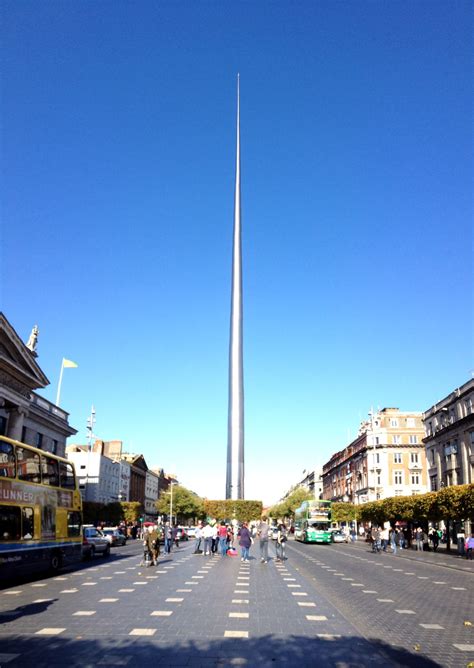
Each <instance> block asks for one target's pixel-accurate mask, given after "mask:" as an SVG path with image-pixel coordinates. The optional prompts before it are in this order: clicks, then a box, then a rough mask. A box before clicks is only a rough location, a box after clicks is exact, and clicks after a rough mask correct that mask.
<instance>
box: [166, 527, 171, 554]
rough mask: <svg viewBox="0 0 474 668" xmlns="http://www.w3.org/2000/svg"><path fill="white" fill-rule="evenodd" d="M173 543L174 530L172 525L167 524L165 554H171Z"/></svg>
mask: <svg viewBox="0 0 474 668" xmlns="http://www.w3.org/2000/svg"><path fill="white" fill-rule="evenodd" d="M172 543H173V529H172V528H171V527H170V523H169V522H166V524H165V553H166V554H171V544H172Z"/></svg>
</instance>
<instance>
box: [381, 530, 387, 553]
mask: <svg viewBox="0 0 474 668" xmlns="http://www.w3.org/2000/svg"><path fill="white" fill-rule="evenodd" d="M388 534H389V528H388V527H387V526H384V528H383V529H382V531H381V532H380V539H381V541H382V552H386V551H387V545H388Z"/></svg>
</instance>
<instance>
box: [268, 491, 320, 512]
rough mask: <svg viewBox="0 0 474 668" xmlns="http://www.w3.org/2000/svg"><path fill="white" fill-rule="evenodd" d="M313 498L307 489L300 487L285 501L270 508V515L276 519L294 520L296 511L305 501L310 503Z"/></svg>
mask: <svg viewBox="0 0 474 668" xmlns="http://www.w3.org/2000/svg"><path fill="white" fill-rule="evenodd" d="M311 498H312V497H311V494H310V492H308V490H307V489H306V487H298V488H297V489H295V490H294V491H293V492H292V493H291V494H290V495H289V496H288V497H287V498H286V499H285V500H284V501H281V503H278V504H277V505H276V506H273V507H272V508H270V510H269V512H268V514H269V515H270V517H274V518H275V519H278V518H280V517H281V518H282V519H283V518H293V517H294V516H295V510H296V509H297V508H299V506H301V504H302V503H303V501H309V500H310V499H311Z"/></svg>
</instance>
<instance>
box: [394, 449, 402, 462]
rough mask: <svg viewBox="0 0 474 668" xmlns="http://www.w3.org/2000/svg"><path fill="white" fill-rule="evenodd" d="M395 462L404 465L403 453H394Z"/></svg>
mask: <svg viewBox="0 0 474 668" xmlns="http://www.w3.org/2000/svg"><path fill="white" fill-rule="evenodd" d="M393 461H394V463H395V464H401V463H402V453H401V452H394V453H393Z"/></svg>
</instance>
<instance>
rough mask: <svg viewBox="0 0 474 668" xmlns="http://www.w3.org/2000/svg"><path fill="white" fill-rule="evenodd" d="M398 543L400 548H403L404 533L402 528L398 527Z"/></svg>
mask: <svg viewBox="0 0 474 668" xmlns="http://www.w3.org/2000/svg"><path fill="white" fill-rule="evenodd" d="M397 532H398V545H399V546H400V549H401V550H403V548H404V547H405V534H404V533H403V529H400V528H398V529H397Z"/></svg>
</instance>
